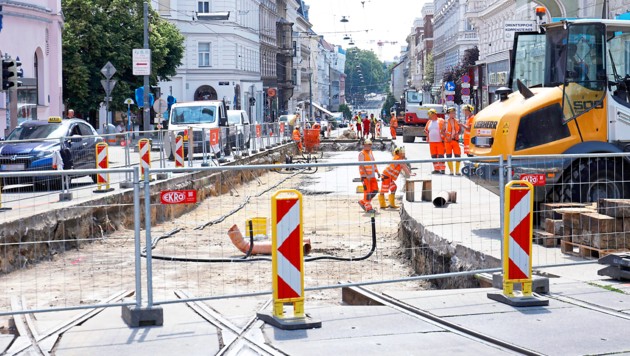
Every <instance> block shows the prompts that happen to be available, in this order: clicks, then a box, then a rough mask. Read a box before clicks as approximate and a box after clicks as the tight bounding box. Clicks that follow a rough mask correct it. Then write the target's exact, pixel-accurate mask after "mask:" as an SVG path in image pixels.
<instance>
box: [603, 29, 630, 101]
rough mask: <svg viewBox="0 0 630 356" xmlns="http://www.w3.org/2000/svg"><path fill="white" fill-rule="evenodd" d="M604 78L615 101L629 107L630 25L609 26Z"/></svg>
mask: <svg viewBox="0 0 630 356" xmlns="http://www.w3.org/2000/svg"><path fill="white" fill-rule="evenodd" d="M607 30H608V32H607V34H606V39H607V52H608V53H607V56H608V61H607V62H606V72H605V73H604V75H606V78H607V80H608V88H609V90H610V91H611V93H612V96H613V98H614V99H615V101H617V102H619V103H621V104H623V105H625V106H628V107H630V27H617V28H615V27H609V28H608V29H607Z"/></svg>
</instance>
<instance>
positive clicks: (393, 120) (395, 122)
mask: <svg viewBox="0 0 630 356" xmlns="http://www.w3.org/2000/svg"><path fill="white" fill-rule="evenodd" d="M397 128H398V118H396V113H395V112H392V118H391V119H390V120H389V132H390V133H391V134H392V140H395V139H396V129H397Z"/></svg>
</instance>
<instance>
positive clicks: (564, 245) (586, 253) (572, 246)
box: [560, 241, 629, 259]
mask: <svg viewBox="0 0 630 356" xmlns="http://www.w3.org/2000/svg"><path fill="white" fill-rule="evenodd" d="M576 249H577V251H576ZM560 251H562V253H564V254H567V255H573V256H579V257H583V258H587V259H591V258H602V257H604V256H606V255H609V254H611V253H618V252H628V251H629V250H628V249H598V248H595V247H592V246H586V245H582V244H577V243H573V242H569V241H561V243H560Z"/></svg>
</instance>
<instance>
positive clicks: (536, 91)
mask: <svg viewBox="0 0 630 356" xmlns="http://www.w3.org/2000/svg"><path fill="white" fill-rule="evenodd" d="M508 85H509V88H502V89H500V90H498V91H497V94H500V95H499V96H500V99H499V100H498V101H496V102H494V103H492V105H490V106H489V107H488V108H486V109H484V110H482V111H481V112H479V113H478V114H477V115H475V123H474V125H473V130H472V132H471V134H472V138H471V153H472V154H473V155H475V156H499V155H502V156H503V157H504V158H507V156H508V155H512V156H515V157H517V156H519V155H525V156H529V155H562V154H590V153H621V152H630V21H627V20H597V19H592V20H591V19H589V20H567V21H561V22H553V23H549V24H544V25H542V26H541V27H540V30H539V31H537V32H527V33H517V34H516V36H515V40H514V48H513V51H512V60H511V70H510V77H509V81H508ZM499 92H500V93H499ZM516 161H518V160H516ZM516 161H513V166H514V169H513V176H512V177H505V178H507V179H508V180H509V179H514V178H518V177H520V175H521V174H524V173H525V172H534V173H545V174H546V175H547V183H548V184H547V187H544V188H541V189H537V192H536V200H537V201H543V200H546V201H549V200H554V201H557V200H561V201H569V200H571V201H577V200H579V201H596V200H597V199H599V198H603V197H608V198H622V197H627V196H629V195H630V184H629V183H627V182H628V181H629V180H628V179H627V178H630V169H629V167H630V160H629V159H628V158H627V157H626V158H621V157H616V158H611V159H607V160H606V161H605V162H603V161H602V160H595V159H580V160H577V159H571V158H566V159H565V158H562V159H557V160H555V161H553V162H551V161H547V162H545V163H544V164H541V165H540V166H538V165H537V164H536V163H531V162H524V160H521V161H520V163H519V162H517V163H514V162H516ZM519 164H521V166H519ZM467 171H468V172H470V173H469V177H470V178H471V179H472V180H474V181H476V182H478V183H480V184H481V185H483V186H485V187H486V188H488V189H489V190H491V191H494V192H496V193H498V190H499V187H498V185H497V181H498V179H499V174H503V172H501V171H500V170H498V169H497V167H496V164H491V163H489V164H480V165H474V166H471V167H469V169H468V170H467ZM506 181H507V180H506ZM588 182H594V183H588ZM587 183H588V184H587ZM551 187H554V188H551ZM556 188H557V189H556ZM551 189H556V190H560V189H561V190H562V192H554V193H552V192H551ZM550 197H551V198H550Z"/></svg>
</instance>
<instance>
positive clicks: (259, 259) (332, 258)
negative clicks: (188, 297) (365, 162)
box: [141, 213, 376, 263]
mask: <svg viewBox="0 0 630 356" xmlns="http://www.w3.org/2000/svg"><path fill="white" fill-rule="evenodd" d="M370 225H371V226H372V248H371V249H370V251H369V252H368V253H367V254H365V255H363V256H360V257H338V256H331V255H323V256H314V257H306V258H304V262H313V261H322V260H330V261H348V262H354V261H363V260H367V259H368V258H370V257H371V256H372V254H374V251H375V250H376V219H375V217H374V213H372V216H371V217H370ZM172 235H173V234H171V235H170V236H166V235H165V236H161V237H160V238H158V239H156V242H155V245H157V242H158V241H160V240H162V239H163V238H168V237H171V236H172ZM249 241H250V242H249V251H247V254H246V255H245V256H243V257H239V258H191V257H176V256H162V255H153V256H152V258H154V259H156V260H163V261H172V262H196V263H232V262H262V261H265V262H271V258H270V257H252V258H249V256H250V254H251V251H252V249H253V248H254V233H253V225H252V222H251V220H250V222H249ZM155 245H152V246H151V249H154V248H155ZM145 252H146V251H143V252H142V253H141V256H142V257H145V258H146V253H145Z"/></svg>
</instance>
